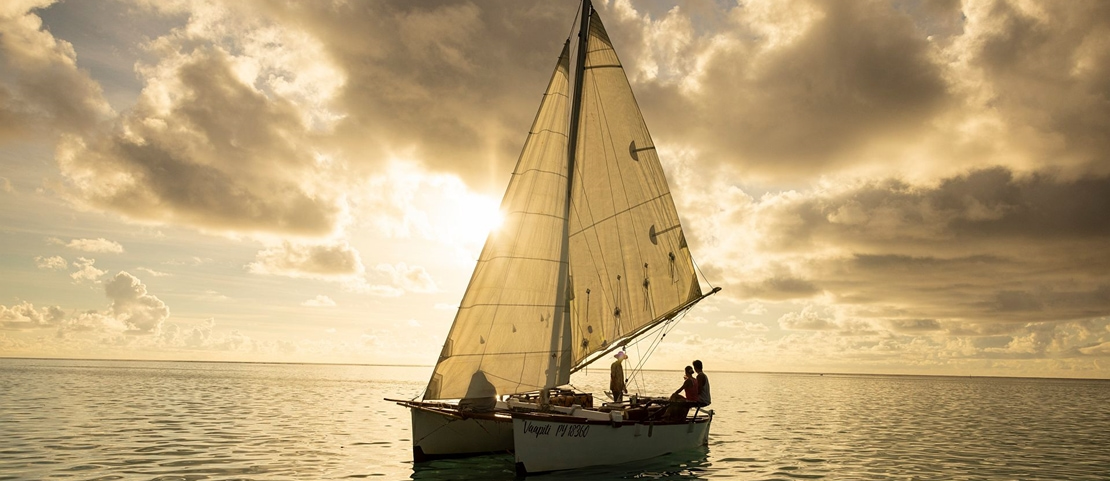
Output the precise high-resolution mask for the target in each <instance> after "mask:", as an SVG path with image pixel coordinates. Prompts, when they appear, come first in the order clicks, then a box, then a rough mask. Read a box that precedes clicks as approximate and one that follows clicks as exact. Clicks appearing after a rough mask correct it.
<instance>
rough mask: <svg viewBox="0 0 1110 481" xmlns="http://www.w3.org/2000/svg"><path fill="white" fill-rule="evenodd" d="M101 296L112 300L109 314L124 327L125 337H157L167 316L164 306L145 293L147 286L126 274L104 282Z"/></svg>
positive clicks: (154, 297) (167, 312)
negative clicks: (135, 335) (136, 335)
mask: <svg viewBox="0 0 1110 481" xmlns="http://www.w3.org/2000/svg"><path fill="white" fill-rule="evenodd" d="M104 293H105V295H107V296H108V299H111V300H112V303H111V304H110V305H109V306H108V313H109V314H110V315H111V316H112V317H113V318H115V319H116V320H118V321H120V322H122V323H123V324H124V325H125V326H127V332H128V333H134V334H157V333H158V332H159V331H160V330H161V327H162V323H163V322H164V321H165V320H166V319H167V318H168V317H169V316H170V309H169V307H167V306H166V303H164V302H162V301H161V300H160V299H158V297H156V296H154V295H152V294H149V293H147V289H146V285H144V284H143V283H142V281H140V280H139V279H138V278H136V277H134V276H132V275H131V274H128V273H127V272H120V273H119V274H116V276H115V277H114V278H112V279H111V280H109V281H107V282H105V283H104Z"/></svg>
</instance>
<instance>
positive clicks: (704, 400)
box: [693, 360, 713, 406]
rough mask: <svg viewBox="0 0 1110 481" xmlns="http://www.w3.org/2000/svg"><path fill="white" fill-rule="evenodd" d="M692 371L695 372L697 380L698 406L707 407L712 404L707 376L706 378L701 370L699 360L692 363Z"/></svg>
mask: <svg viewBox="0 0 1110 481" xmlns="http://www.w3.org/2000/svg"><path fill="white" fill-rule="evenodd" d="M693 364H694V371H695V372H697V373H698V374H697V376H696V379H697V380H698V405H699V406H708V405H709V404H710V403H711V402H713V400H712V398H710V396H709V376H706V375H705V373H704V372H702V370H701V367H702V366H701V360H696V361H694V363H693Z"/></svg>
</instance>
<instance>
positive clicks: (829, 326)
mask: <svg viewBox="0 0 1110 481" xmlns="http://www.w3.org/2000/svg"><path fill="white" fill-rule="evenodd" d="M779 326H782V328H783V329H787V330H798V331H829V330H833V329H836V328H837V324H836V321H835V320H833V319H832V318H830V317H825V316H822V315H821V313H819V312H817V310H816V309H813V308H811V307H809V306H807V307H806V308H805V309H802V310H801V311H800V312H788V313H786V314H783V316H782V317H780V318H779Z"/></svg>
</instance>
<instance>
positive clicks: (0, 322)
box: [0, 301, 66, 330]
mask: <svg viewBox="0 0 1110 481" xmlns="http://www.w3.org/2000/svg"><path fill="white" fill-rule="evenodd" d="M65 315H66V314H65V312H64V311H62V309H61V308H60V307H58V306H49V307H42V308H38V309H36V308H35V306H34V304H31V303H30V302H27V301H23V302H20V303H19V304H16V305H14V306H11V307H7V306H0V326H3V328H4V329H16V330H21V329H33V328H42V327H50V326H54V325H57V324H58V323H59V322H61V321H62V319H64V318H65Z"/></svg>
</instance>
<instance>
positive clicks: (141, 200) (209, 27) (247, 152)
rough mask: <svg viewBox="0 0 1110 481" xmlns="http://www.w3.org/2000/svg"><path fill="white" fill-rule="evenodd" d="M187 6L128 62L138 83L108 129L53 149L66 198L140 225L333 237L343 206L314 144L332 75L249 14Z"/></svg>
mask: <svg viewBox="0 0 1110 481" xmlns="http://www.w3.org/2000/svg"><path fill="white" fill-rule="evenodd" d="M191 7H194V9H193V10H192V11H190V12H189V16H188V18H189V23H188V25H186V26H185V27H184V28H181V29H175V30H172V31H171V32H169V33H168V34H166V35H164V36H162V37H159V38H157V39H154V40H153V41H152V42H151V43H150V44H149V49H150V53H152V54H154V55H155V58H157V59H158V60H157V62H156V63H155V64H153V65H145V64H141V65H139V66H138V68H137V70H138V72H139V74H140V75H141V76H142V77H143V80H144V82H145V85H146V86H145V87H144V89H143V91H142V93H141V95H140V96H139V99H138V101H137V103H136V104H135V105H134V107H132V108H131V109H130V110H128V111H127V112H125V113H124V114H123V115H121V116H119V117H118V118H117V119H116V121H115V122H116V125H115V127H114V129H112V130H111V131H110V132H102V133H97V134H95V135H82V136H68V137H66V138H65V139H64V141H63V142H62V143H61V144H60V145H59V150H58V155H57V158H58V162H59V166H60V167H61V170H62V172H63V174H65V176H66V178H67V179H68V181H69V185H70V187H71V188H72V191H73V193H74V194H75V195H76V196H77V197H78V198H80V199H83V200H84V201H85V202H86V203H88V204H90V205H92V206H95V207H98V208H102V209H107V210H112V211H115V212H118V213H121V214H123V215H125V216H127V217H129V218H132V219H135V220H140V221H144V222H155V223H172V224H177V225H190V226H194V227H197V228H200V229H202V230H206V231H217V232H234V233H247V234H279V235H295V236H305V237H324V236H327V235H330V234H332V233H334V232H335V231H336V230H337V229H338V228H339V226H340V224H341V223H343V222H346V220H345V219H346V214H345V209H346V207H345V204H344V201H343V199H342V195H341V193H339V192H337V190H336V189H334V188H333V186H334V185H336V184H338V183H340V181H341V179H340V178H333V177H332V176H331V171H330V169H329V167H328V165H329V162H328V158H329V155H328V153H327V152H326V151H324V150H321V149H322V148H323V147H325V145H324V144H326V143H325V142H321V141H320V139H319V138H318V136H319V135H322V134H323V133H324V132H326V130H327V129H328V124H329V122H330V119H331V118H332V115H331V114H330V113H329V112H330V111H329V110H328V104H329V98H330V95H331V92H333V91H334V90H335V89H336V88H337V87H338V86H339V85H341V84H342V82H343V75H342V73H341V72H337V71H335V70H334V69H332V68H330V67H329V63H328V61H327V57H326V56H323V55H320V47H319V45H318V44H317V43H316V42H315V41H314V40H313V39H312V38H311V37H307V36H304V35H303V34H300V33H299V32H297V31H296V30H288V29H285V28H283V27H282V26H281V25H277V24H273V23H271V22H269V21H267V20H266V18H265V16H264V15H261V16H260V15H257V14H256V13H257V11H254V10H252V11H251V12H252V14H249V15H248V14H246V13H245V12H241V11H239V10H238V7H237V4H228V5H223V6H216V5H201V4H196V5H191ZM246 8H249V7H246ZM341 190H342V189H340V192H341Z"/></svg>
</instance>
